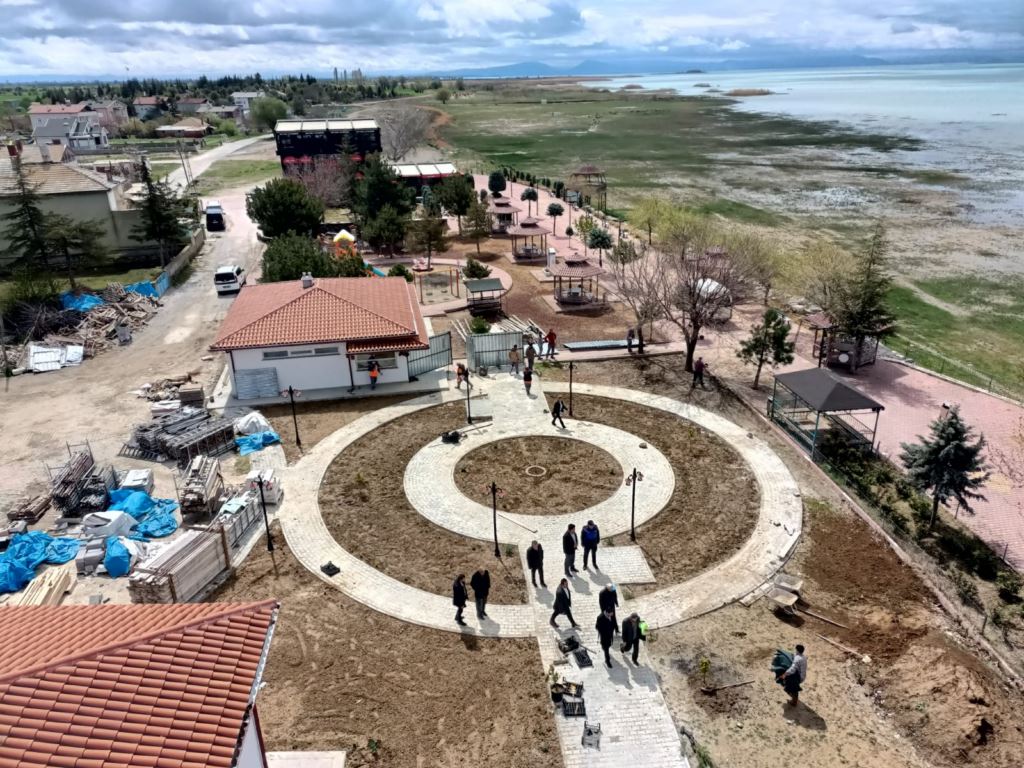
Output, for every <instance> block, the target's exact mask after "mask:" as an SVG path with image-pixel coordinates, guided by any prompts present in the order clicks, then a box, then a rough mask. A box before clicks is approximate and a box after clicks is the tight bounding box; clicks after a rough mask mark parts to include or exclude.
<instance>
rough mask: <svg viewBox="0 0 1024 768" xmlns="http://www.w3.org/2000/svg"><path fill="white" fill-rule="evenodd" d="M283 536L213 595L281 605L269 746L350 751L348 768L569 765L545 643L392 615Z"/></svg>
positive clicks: (263, 700) (265, 696) (269, 700)
mask: <svg viewBox="0 0 1024 768" xmlns="http://www.w3.org/2000/svg"><path fill="white" fill-rule="evenodd" d="M275 539H276V541H277V542H278V548H277V549H276V551H275V552H274V554H273V555H271V554H270V553H268V552H266V550H265V549H263V548H262V547H257V548H256V549H255V550H254V551H253V553H252V554H251V555H249V557H248V558H246V560H245V562H244V563H243V564H242V566H241V567H240V568H239V569H238V571H237V573H236V574H235V576H234V577H233V579H232V580H231V581H230V582H229V583H228V584H226V585H225V586H224V587H222V588H221V589H220V590H219V591H218V592H217V594H216V595H215V596H214V599H216V600H219V601H235V602H238V601H246V600H262V599H265V598H276V599H277V600H280V601H281V613H280V617H279V620H278V625H277V629H276V630H275V632H274V640H273V643H272V644H271V647H270V656H269V660H268V662H267V667H266V671H265V673H264V680H265V682H266V687H265V688H264V689H263V690H262V691H261V692H260V695H259V710H260V723H261V725H262V726H263V734H264V736H265V737H266V741H267V748H268V749H270V750H332V749H349V750H351V751H350V752H349V754H348V763H347V765H348V766H350V768H362V767H363V766H367V765H386V766H389V767H390V768H475V767H476V766H488V768H537V767H539V766H559V765H561V764H562V761H561V753H560V748H559V744H558V737H557V735H556V733H555V728H554V720H553V718H552V717H551V714H550V703H549V701H548V697H547V695H546V693H547V692H546V688H545V685H544V669H543V667H542V666H541V662H540V655H539V654H538V653H537V643H536V641H535V640H490V639H478V638H474V637H469V636H459V635H456V634H453V633H448V632H438V631H435V630H431V629H426V628H423V627H418V626H415V625H413V624H405V623H403V622H400V621H397V620H396V619H392V618H390V617H388V616H384V615H382V614H379V613H377V612H375V611H372V610H370V609H368V608H366V607H364V606H363V605H361V604H359V603H356V602H354V601H352V600H350V599H349V598H347V597H346V596H345V595H343V594H341V593H340V592H338V591H337V590H335V589H333V588H331V587H329V586H327V585H326V584H324V583H322V582H321V581H320V580H319V579H317V578H316V577H315V576H314V575H313V574H311V573H309V572H308V571H307V570H306V569H305V568H303V566H302V565H301V564H300V563H299V562H298V561H297V560H295V558H294V557H293V556H292V554H291V552H290V551H289V549H288V547H287V545H286V544H285V542H284V537H283V536H281V535H280V531H278V532H277V533H276V534H275ZM524 672H525V674H524ZM371 740H373V741H375V742H377V743H378V744H379V747H378V750H377V754H376V756H374V755H373V753H372V751H371V749H370V746H369V744H370V741H371Z"/></svg>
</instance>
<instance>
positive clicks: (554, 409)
mask: <svg viewBox="0 0 1024 768" xmlns="http://www.w3.org/2000/svg"><path fill="white" fill-rule="evenodd" d="M567 410H568V409H567V408H566V407H565V403H563V402H562V398H560V397H556V398H555V402H554V405H552V406H551V426H552V427H553V426H555V421H556V420H557V421H558V423H559V424H561V425H562V429H565V422H564V421H562V414H563V413H565V412H566V411H567Z"/></svg>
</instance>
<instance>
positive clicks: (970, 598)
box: [949, 568, 981, 606]
mask: <svg viewBox="0 0 1024 768" xmlns="http://www.w3.org/2000/svg"><path fill="white" fill-rule="evenodd" d="M949 579H950V581H952V582H953V586H954V587H955V588H956V593H957V594H958V595H959V596H960V599H961V600H962V601H963V603H964V605H972V606H978V605H980V604H981V598H980V597H979V595H978V585H977V584H975V583H974V579H972V578H971V577H970V576H969V575H968V574H966V573H964V572H963V571H961V570H960V569H959V568H954V569H953V570H952V571H950V574H949Z"/></svg>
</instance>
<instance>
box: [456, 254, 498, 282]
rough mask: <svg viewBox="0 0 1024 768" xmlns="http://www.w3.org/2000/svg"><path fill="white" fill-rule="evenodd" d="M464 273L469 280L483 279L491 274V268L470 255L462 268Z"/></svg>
mask: <svg viewBox="0 0 1024 768" xmlns="http://www.w3.org/2000/svg"><path fill="white" fill-rule="evenodd" d="M462 274H463V275H465V276H466V278H468V279H469V280H482V279H483V278H485V277H489V276H490V274H491V268H490V267H488V266H487V265H486V264H481V263H480V262H479V261H477V260H476V259H474V258H473V257H472V256H470V257H469V258H468V259H466V266H464V267H463V268H462Z"/></svg>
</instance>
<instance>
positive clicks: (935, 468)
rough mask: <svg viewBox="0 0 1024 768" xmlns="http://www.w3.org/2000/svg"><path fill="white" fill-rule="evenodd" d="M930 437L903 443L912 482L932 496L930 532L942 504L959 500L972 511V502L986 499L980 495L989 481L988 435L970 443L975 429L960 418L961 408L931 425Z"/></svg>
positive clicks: (902, 455) (956, 408)
mask: <svg viewBox="0 0 1024 768" xmlns="http://www.w3.org/2000/svg"><path fill="white" fill-rule="evenodd" d="M930 428H931V438H930V439H928V438H925V437H921V436H920V435H918V438H917V439H918V440H919V441H920V442H919V443H917V444H916V445H908V444H907V443H902V448H903V452H902V453H901V454H900V460H901V461H902V462H903V463H904V465H905V466H906V467H907V475H908V476H909V479H910V482H911V483H912V484H913V485H914V486H915V487H916V488H919V489H920V490H922V491H926V492H928V491H930V492H931V494H932V516H931V520H930V521H929V523H928V530H931V529H932V528H934V527H935V519H936V517H937V516H938V513H939V504H943V503H945V502H947V501H949V500H950V499H956V500H957V501H958V502H959V503H960V506H962V507H963V508H964V509H965V510H967V511H968V512H972V511H973V510H972V509H971V503H970V502H971V500H973V499H981V500H982V501H984V500H985V497H984V496H983V495H982V494H980V493H978V491H977V489H978V488H981V486H983V485H984V484H985V483H986V482H987V481H988V478H989V475H990V473H989V471H988V467H987V466H986V463H985V460H984V458H983V457H982V455H981V454H982V451H983V450H984V449H985V436H984V435H982V436H981V437H979V438H978V441H977V442H975V443H973V444H972V443H971V442H970V440H971V437H972V435H973V430H972V429H971V428H970V427H968V426H967V425H966V424H965V423H964V422H963V420H962V419H961V418H960V407H959V406H957V405H954V406H953V407H952V408H950V409H949V413H948V414H946V415H945V416H940V417H939V418H938V419H936V420H935V421H933V422H932V423H931V427H930Z"/></svg>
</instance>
